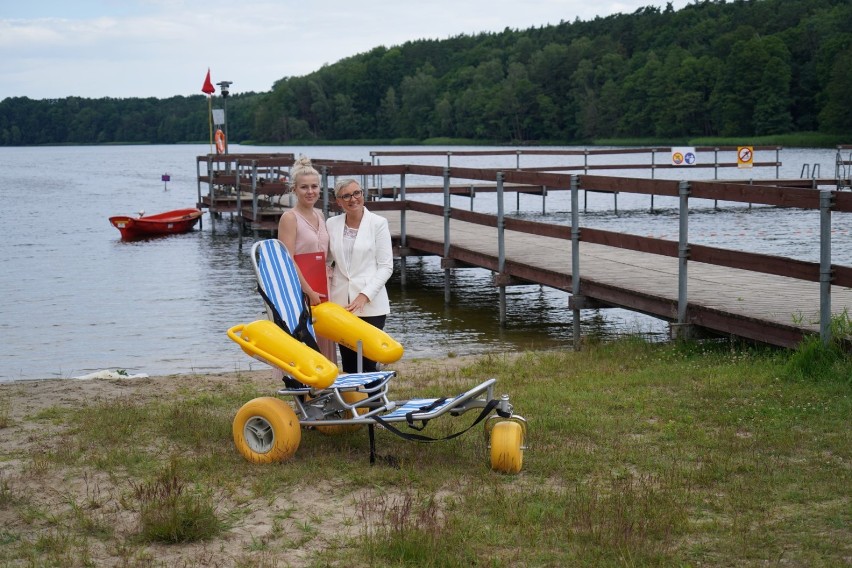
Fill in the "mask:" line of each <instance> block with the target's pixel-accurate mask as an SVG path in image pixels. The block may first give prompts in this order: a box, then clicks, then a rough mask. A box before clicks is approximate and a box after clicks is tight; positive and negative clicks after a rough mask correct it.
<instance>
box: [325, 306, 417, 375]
mask: <svg viewBox="0 0 852 568" xmlns="http://www.w3.org/2000/svg"><path fill="white" fill-rule="evenodd" d="M311 311H312V313H313V316H314V331H316V332H317V334H318V335H321V336H323V337H325V338H326V339H330V340H332V341H334V342H337V343H340V344H341V345H344V346H346V347H348V348H349V349H352V350H354V351H357V350H358V340H361V344H362V346H363V353H364V357H366V358H367V359H372V360H373V361H377V362H379V363H384V364H388V363H394V362H396V361H399V360H400V359H401V358H402V353H403V349H402V345H400V343H399V342H398V341H396V340H395V339H394V338H392V337H391V336H390V335H388V334H387V333H385V332H384V331H382V330H381V329H379V328H377V327H373V326H372V325H370V324H368V323H367V322H365V321H364V320H362V319H361V318H359V317H358V316H355V315H353V314H352V313H350V312H347V311H346V309H345V308H344V307H343V306H341V305H339V304H335V303H334V302H323V303H322V304H320V305H318V306H314V307H312V308H311Z"/></svg>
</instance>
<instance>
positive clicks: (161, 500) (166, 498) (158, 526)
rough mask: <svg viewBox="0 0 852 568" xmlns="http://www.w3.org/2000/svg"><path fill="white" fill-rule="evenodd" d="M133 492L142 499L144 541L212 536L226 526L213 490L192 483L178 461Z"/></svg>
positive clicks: (137, 486) (197, 538) (140, 517)
mask: <svg viewBox="0 0 852 568" xmlns="http://www.w3.org/2000/svg"><path fill="white" fill-rule="evenodd" d="M133 493H134V496H135V497H136V499H137V500H138V502H139V536H140V538H141V540H142V541H145V542H165V543H181V542H195V541H199V540H209V539H211V538H213V537H215V536H217V535H218V534H219V533H220V532H221V531H222V529H223V528H224V523H223V522H222V521H221V520H220V519H219V517H218V516H217V514H216V508H215V506H214V505H213V501H212V499H211V496H210V494H209V493H206V492H198V491H195V490H192V489H191V488H190V487H188V486H187V482H186V480H185V479H184V478H183V477H182V476H181V474H180V472H179V468H178V466H177V465H176V462H174V461H173V462H172V463H171V464H169V466H168V467H167V468H166V469H165V470H163V471H162V472H161V473H160V474H159V475H158V476H157V477H156V478H154V479H152V480H150V481H145V482H142V483H138V484H134V485H133Z"/></svg>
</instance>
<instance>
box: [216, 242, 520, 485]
mask: <svg viewBox="0 0 852 568" xmlns="http://www.w3.org/2000/svg"><path fill="white" fill-rule="evenodd" d="M251 258H252V263H253V265H254V270H255V273H256V276H257V284H258V292H259V293H260V295H261V297H262V298H263V300H264V304H265V307H266V311H267V316H268V319H261V320H257V321H254V322H252V323H249V324H245V325H236V326H234V327H232V328H231V329H229V330H228V337H230V338H231V339H232V340H233V341H234V342H236V343H237V344H238V345H239V346H240V347H241V348H242V350H243V351H244V352H245V353H246V354H248V355H249V356H251V357H253V358H255V359H258V360H260V361H263V362H264V363H267V364H269V365H271V366H273V367H275V368H277V369H280V370H281V371H282V372H283V373H284V377H283V382H284V386H283V388H280V389H279V390H278V391H277V395H278V396H277V397H272V396H270V397H260V398H255V399H253V400H251V401H249V402H247V403H246V404H244V405H243V406H242V407H241V408H240V409H239V411H238V412H237V414H236V416H235V417H234V421H233V437H234V443H235V445H236V447H237V450H238V451H239V452H240V453H241V454H242V455H243V457H245V458H246V459H247V460H248V461H251V462H254V463H270V462H278V461H284V460H286V459H289V458H290V457H292V456H293V454H295V452H296V450H297V449H298V447H299V444H300V442H301V428H316V429H317V430H318V431H320V432H322V433H325V434H339V433H344V432H350V431H354V430H358V429H360V428H361V427H363V426H367V430H368V435H369V443H370V463H375V461H376V446H375V427H376V426H379V427H381V428H383V429H385V430H387V431H389V432H391V433H393V434H395V435H397V436H400V437H402V438H404V439H407V440H412V441H418V442H434V441H440V440H446V439H451V438H455V437H456V436H459V435H461V434H462V433H464V432H466V431H467V430H469V429H470V428H472V427H473V426H475V425H476V424H477V423H479V422H482V421H483V420H484V421H485V433H486V442H487V445H488V446H489V452H490V459H491V468H492V469H493V470H495V471H498V472H502V473H517V472H519V471H520V470H521V467H522V465H523V451H524V449H525V446H524V442H525V439H526V429H527V427H526V421H525V420H524V419H523V418H522V417H520V416H517V415H515V414H513V412H512V405H511V404H510V402H509V397H508V395H502V396H501V397H500V398H495V397H494V385H495V383H496V379H488V380H486V381H484V382H482V383H481V384H479V385H477V386H475V387H473V388H471V389H469V390H468V391H466V392H463V393H461V394H458V395H456V396H449V397H442V398H416V399H411V400H400V401H392V400H390V398H389V397H388V388H389V385H390V382H391V380H392V379H393V377H395V376H396V371H392V370H385V369H384V366H386V365H389V364H392V363H394V362H396V361H398V360H399V359H400V358H401V357H402V354H403V347H402V346H401V345H400V344H399V343H398V342H397V341H395V340H394V339H393V338H391V337H390V336H389V335H388V334H387V333H385V332H384V331H382V330H379V329H377V328H375V327H373V326H371V325H369V324H367V323H366V322H364V321H363V320H361V319H360V318H358V317H356V316H354V315H352V314H351V313H349V312H348V311H346V310H345V309H344V308H343V307H341V306H339V305H337V304H334V303H332V302H323V303H322V304H319V305H317V306H313V307H311V306H310V304H309V303H308V300H307V297H306V296H305V295H304V294H303V293H302V290H301V286H300V284H299V278H298V274H297V272H296V266H295V263H294V261H293V259H292V258H291V257H290V255H289V253H288V252H287V249H286V248H285V247H284V245H283V244H282V243H281V242H280V241H278V240H277V239H268V240H263V241H259V242H257V243H255V244H254V245H253V246H252V249H251ZM317 334H318V335H320V336H322V337H325V338H327V339H331V340H333V341H335V342H337V343H341V344H343V345H345V346H346V347H349V348H350V349H353V350H354V351H356V352H357V353H358V355H359V358H360V357H367V358H369V359H372V360H374V361H377V362H379V363H381V364H382V365H383V367H382V370H380V371H376V372H369V373H348V374H341V373H339V370H338V368H337V365H335V364H334V363H332V362H331V361H329V360H328V359H327V358H326V357H324V356H323V355H322V354H321V353H320V352H319V350H318V349H317V346H316V335H317ZM360 368H361V367H360V365H359V369H360ZM281 397H290V400H291V403H290V404H288V403H287V402H285V401H284V400H283V399H282V398H281ZM474 409H476V410H479V414H478V416H477V418H476V420H475V421H474V422H473V423H472V424H470V425H469V426H468V427H467V428H464V429H463V430H461V431H459V432H455V433H454V434H450V435H448V436H444V437H441V438H432V437H430V436H426V435H424V434H422V433H420V431H422V430H423V429H424V428H425V426H426V424H427V423H428V422H429V421H431V420H433V419H436V418H439V417H442V416H445V415H450V416H460V415H461V414H464V413H465V412H467V411H470V410H474ZM397 426H400V427H397ZM403 428H404V429H405V430H403ZM412 430H413V431H412Z"/></svg>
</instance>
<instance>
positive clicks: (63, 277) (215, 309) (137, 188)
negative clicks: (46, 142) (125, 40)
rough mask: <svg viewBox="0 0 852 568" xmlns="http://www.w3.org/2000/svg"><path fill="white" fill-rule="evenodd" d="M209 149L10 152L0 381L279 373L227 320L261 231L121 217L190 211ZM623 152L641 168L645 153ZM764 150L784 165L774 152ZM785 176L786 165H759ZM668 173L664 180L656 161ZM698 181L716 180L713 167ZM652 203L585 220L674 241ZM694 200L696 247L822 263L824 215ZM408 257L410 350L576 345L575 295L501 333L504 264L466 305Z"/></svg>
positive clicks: (391, 323) (837, 244) (829, 157)
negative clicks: (123, 234)
mask: <svg viewBox="0 0 852 568" xmlns="http://www.w3.org/2000/svg"><path fill="white" fill-rule="evenodd" d="M372 149H378V148H368V147H312V148H307V149H302V148H289V147H288V148H283V147H282V148H269V147H264V148H245V147H243V148H239V147H232V151H241V152H253V151H257V152H278V151H280V152H295V153H299V152H305V153H307V154H308V155H310V156H317V157H324V158H345V159H361V160H367V161H369V160H370V155H369V151H370V150H372ZM394 149H398V148H394ZM430 149H431V148H430ZM463 149H471V148H463ZM208 150H209V148H208V146H206V145H185V146H116V147H50V148H0V161H2V164H3V166H4V167H3V170H4V172H3V177H2V179H0V198H2V203H3V206H2V208H0V221H2V226H3V227H4V228H5V229H6V235H5V238H4V239H3V240H2V241H0V291H2V294H0V332H2V337H3V342H2V343H0V381H9V380H16V379H39V378H56V377H62V378H64V377H73V376H78V375H83V374H86V373H90V372H93V371H98V370H102V369H125V370H127V371H128V372H129V373H148V374H152V375H153V374H182V373H192V372H210V371H234V370H248V369H262V368H265V365H263V364H261V363H259V362H256V361H254V360H253V359H250V358H249V357H247V356H246V355H245V354H243V352H242V351H241V350H240V349H239V348H238V347H237V346H236V344H234V343H232V342H231V341H230V340H229V339H228V338H227V336H226V335H225V330H226V329H227V328H229V327H231V326H233V325H235V324H238V323H247V322H249V321H251V320H253V319H257V318H259V317H261V310H262V305H261V300H260V298H259V296H258V295H257V293H256V292H255V291H254V276H253V272H252V268H251V262H250V259H249V257H248V252H249V249H250V245H251V242H252V240H251V239H244V241H243V248H242V249H240V248H239V247H238V239H237V238H236V236H235V233H234V232H233V231H231V232H229V231H227V230H223V229H225V224H223V223H219V224H218V227H217V229H218V230H217V232H216V233H215V234H213V233H212V232H211V231H210V222H209V219H208V217H207V215H206V213H205V216H204V218H203V229H202V230H196V231H193V232H192V233H188V234H184V235H177V236H172V237H167V238H161V239H154V240H148V241H138V242H132V243H127V242H122V241H121V240H120V239H119V233H118V231H117V230H116V229H114V228H113V227H112V226H111V225H110V224H109V222H108V220H107V219H108V217H110V216H112V215H118V214H134V213H136V212H137V211H139V210H140V209H144V210H146V211H148V212H149V213H155V212H161V211H165V210H169V209H177V208H182V207H189V206H192V205H193V204H194V203H195V202H196V193H197V184H196V166H195V157H196V156H197V155H202V154H205V153H207V152H208ZM834 157H835V154H834V151H831V150H784V151H783V153H782V155H781V159H782V161H784V162H785V166H784V167H785V168H786V169H783V170H782V171H781V172H780V174H781V176H782V177H799V174H800V171H801V168H802V164H803V163H808V164H811V165H812V164H815V163H820V164H821V170H822V175H823V176H828V175H831V174H833V171H834ZM617 159H618V161H619V163H627V160H630V159H631V157H629V156H628V157H623V156H622V157H618V158H617ZM633 159H638V158H635V157H634V158H633ZM645 159H647V158H645ZM761 159H767V160H768V159H772V160H774V155H773V156H767V157H765V158H761ZM403 161H404V162H409V163H431V164H436V165H444V164H445V163H446V158H445V157H444V158H428V159H427V158H410V157H408V158H404V159H403V158H400V159H395V160H394V159H391V158H383V159H382V163H383V164H388V163H400V162H403ZM564 162H565V160H563V163H564ZM453 163H454V164H457V165H464V166H470V167H477V166H486V167H507V168H508V167H514V164H515V158H514V157H508V158H506V157H504V158H500V159H497V158H470V159H467V160H463V159H461V158H454V162H453ZM554 163H557V159H556V158H554V157H524V158H523V160H522V163H521V165H522V166H532V165H548V164H554ZM569 163H575V162H569ZM811 167H812V166H811ZM663 172H664V173H665V175H668V176H669V177H670V178H671V179H677V178H676V177H675V176H683V172H682V171H680V170H677V171H672V170H664V171H663ZM163 173H169V174H170V175H171V181H170V182H169V183H168V186H167V188H166V187H165V186H164V184H163V182H162V181H160V176H161V175H162V174H163ZM756 173H757V170H755V174H756ZM618 174H619V172H607V175H618ZM623 174H624V175H631V176H633V177H647V175H648V174H646V173H637V172H635V171H634V172H623ZM724 174H725V175H726V176H729V177H735V175H739V176H740V177H742V176H747V175H748V173H747V172H745V173H744V172H739V171H734V172H728V171H726V172H724ZM774 175H775V171H774V169H772V171H769V170H764V171H763V172H762V173H761V176H763V177H774ZM657 177H658V178H661V177H664V175H663V174H661V173H660V172H657ZM696 177H699V178H704V179H707V178H711V177H712V170H710V172H709V173H708V171H706V170H705V171H703V172H701V174H700V175H697V176H696ZM407 182H408V183H409V185H412V184H414V183H417V182H416V180H407ZM383 183H386V184H392V183H395V182H394V181H393V180H387V181H384V180H383ZM433 183H434V180H433ZM424 199H425V198H424ZM430 199H431V198H430ZM438 199H439V200H440V198H438ZM582 201H583V197H582V195H581V205H582ZM515 203H516V202H515V197H514V195H512V196H511V197H510V198H509V199H508V203H507V206H506V210H507V212H509V213H511V214H516V215H519V216H522V217H525V218H530V219H540V218H546V219H548V220H550V221H553V222H557V223H569V222H570V221H569V211H570V207H569V197H568V194H567V192H554V193H552V194H551V195H550V196H548V198H547V200H546V210H547V214H546V215H545V216H543V215H542V201H541V198H539V197H532V196H523V197H522V198H521V200H520V208H519V210H517V211H516V210H515V209H516V207H515ZM654 205H655V210H654V212H651V211H650V202H649V198H648V197H647V196H632V195H627V194H623V195H621V196H619V202H618V209H619V212H618V214H615V213H614V212H613V198H612V196H607V195H603V194H590V195H589V197H588V212H587V213H585V214H584V215H583V216H582V218H581V223H582V224H583V225H584V226H595V227H601V228H606V229H610V230H619V231H626V232H632V233H635V234H641V235H649V236H655V237H661V238H667V239H676V238H677V217H676V214H677V203H676V202H674V200H666V199H664V198H659V197H658V198H656V200H655V204H654ZM695 205H696V206H697V211H696V212H695V214H693V215H691V216H690V235H691V240H692V242H695V243H700V244H710V245H715V246H722V247H726V248H736V249H741V250H752V251H755V252H767V253H771V254H779V255H784V256H791V257H793V258H800V259H802V260H811V261H815V260H817V259H818V236H819V225H818V216H817V214H816V213H813V212H802V211H796V210H779V209H774V208H767V207H755V208H752V209H749V208H748V207H747V206H744V205H741V204H725V203H722V204H719V205H720V207H719V209H718V210H717V209H716V208H714V207H713V205H714V204H713V203H707V204H704V205H702V204H700V203H697V204H695ZM453 206H456V207H464V208H470V206H471V205H470V200H469V199H467V198H454V201H453ZM473 207H474V209H475V210H481V211H493V210H494V207H495V204H494V196H493V195H487V194H483V195H482V196H479V197H477V198H476V200H475V201H474V204H473ZM844 217H846V218H844ZM848 217H850V216H849V215H845V216H840V215H835V218H834V223H833V234H834V240H833V261H834V262H835V263H838V264H845V265H852V250H850V248H852V247H850V238H849V237H850V232H852V231H850V228H851V227H852V219H848ZM398 262H399V261H397V263H398ZM406 262H407V264H406V272H407V280H406V285H405V286H404V287H403V286H401V285H400V282H399V264H397V266H396V270H395V274H394V277H393V279H392V280H391V282H390V283H389V286H388V289H389V292H390V294H391V302H392V305H393V313H392V314H391V316H390V318H389V320H388V324H387V330H388V332H390V333H391V334H392V335H394V336H395V337H396V338H397V339H399V340H400V341H401V342H402V343H403V345H405V347H406V357H409V358H410V357H445V356H448V355H450V354H468V353H479V352H487V351H503V350H515V349H519V348H529V347H538V348H551V347H569V346H570V337H571V314H570V312H568V311H567V309H566V307H567V302H568V294H566V293H563V292H559V291H556V290H552V289H548V288H543V287H540V286H519V287H512V288H509V289H508V290H507V310H508V320H509V323H508V325H507V326H505V327H503V328H501V327H500V326H499V322H498V314H497V309H496V305H497V298H498V293H497V290H496V289H495V288H493V287H491V286H490V285H489V282H490V273H488V272H487V271H484V270H479V269H467V270H457V271H455V273H454V285H453V301H452V302H451V304H450V305H449V306H446V305H445V304H444V300H443V271H442V270H441V269H440V266H439V263H438V260H437V259H434V258H424V259H419V258H409V259H408V260H407V261H406ZM583 318H584V319H583V322H582V325H583V328H584V331H585V332H586V333H596V334H600V335H604V336H608V335H615V334H618V333H624V332H636V331H640V332H644V333H647V334H649V335H651V336H656V337H662V336H663V335H664V334H665V331H666V326H665V324H664V323H663V322H661V321H659V320H655V319H653V318H647V317H644V316H639V315H635V314H632V313H630V312H626V311H624V310H605V311H588V312H584V313H583Z"/></svg>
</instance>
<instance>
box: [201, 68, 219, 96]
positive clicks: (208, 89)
mask: <svg viewBox="0 0 852 568" xmlns="http://www.w3.org/2000/svg"><path fill="white" fill-rule="evenodd" d="M201 92H202V93H206V94H208V95H212V94H213V93H215V92H216V87H214V86H213V83H211V82H210V69H209V68H208V69H207V78H206V79H204V86H203V87H201Z"/></svg>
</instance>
